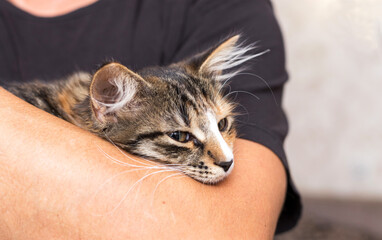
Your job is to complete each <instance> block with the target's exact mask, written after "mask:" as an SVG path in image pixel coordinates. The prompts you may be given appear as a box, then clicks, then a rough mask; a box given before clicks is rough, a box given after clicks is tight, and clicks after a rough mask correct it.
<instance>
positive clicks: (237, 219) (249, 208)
mask: <svg viewBox="0 0 382 240" xmlns="http://www.w3.org/2000/svg"><path fill="white" fill-rule="evenodd" d="M0 132H1V134H0V142H1V144H0V192H1V193H2V194H1V196H0V219H1V220H0V238H1V239H25V237H26V236H28V239H151V238H156V239H158V236H159V238H161V239H179V238H180V237H181V238H189V239H199V238H205V239H232V238H233V237H235V238H237V239H272V237H273V234H274V231H275V227H276V223H277V218H278V216H279V213H280V210H281V207H282V204H283V200H284V195H285V189H286V176H285V170H284V167H283V166H282V164H281V162H280V160H279V159H278V158H277V157H276V156H275V155H274V154H273V153H272V152H271V151H270V150H268V149H267V148H265V147H263V146H261V145H259V144H256V143H253V142H250V141H246V140H241V139H238V140H237V141H236V145H235V158H236V165H235V170H234V171H233V172H232V174H231V175H230V176H229V177H228V178H227V179H226V180H225V181H223V182H222V183H221V184H219V185H217V186H207V185H203V184H201V183H198V182H196V181H194V180H192V179H190V178H188V177H183V178H175V177H173V178H169V179H167V180H166V181H164V182H162V183H161V184H160V185H159V186H158V188H157V190H156V191H155V193H154V190H155V188H156V186H157V184H158V183H159V181H161V180H162V179H163V178H164V177H166V176H169V175H171V174H173V173H163V174H156V175H153V176H151V177H147V178H146V179H144V180H143V181H142V184H139V185H138V187H137V188H134V189H133V190H132V191H130V192H129V193H128V191H129V189H130V187H131V186H133V185H134V183H136V182H137V181H138V180H139V179H141V178H142V177H144V176H145V175H147V174H148V172H147V171H146V170H139V171H133V172H125V173H123V172H124V171H127V170H131V169H136V168H131V167H128V166H121V165H119V164H116V163H115V162H114V161H112V160H111V159H109V158H108V157H106V156H105V155H104V154H103V153H102V152H101V151H100V149H102V150H103V151H105V152H106V153H108V154H109V155H110V156H113V157H114V158H115V159H118V160H121V161H125V162H128V163H131V164H136V163H135V162H134V161H132V160H130V159H128V158H127V157H126V156H124V155H123V154H122V153H121V152H119V151H118V150H117V149H116V148H115V147H114V146H112V145H111V144H110V143H108V142H106V141H103V140H102V139H99V138H98V137H96V136H94V135H92V134H90V133H88V132H85V131H83V130H81V129H79V128H77V127H76V126H74V125H71V124H69V123H67V122H65V121H63V120H61V119H58V118H56V117H54V116H51V115H50V114H48V113H45V112H43V111H41V110H39V109H37V108H35V107H33V106H31V105H29V104H27V103H25V102H23V101H22V100H20V99H18V98H17V97H15V96H13V95H11V94H10V93H8V92H6V91H5V90H3V89H1V88H0ZM134 159H138V158H135V157H134ZM149 172H150V171H149ZM127 193H128V194H127ZM126 194H127V195H126Z"/></svg>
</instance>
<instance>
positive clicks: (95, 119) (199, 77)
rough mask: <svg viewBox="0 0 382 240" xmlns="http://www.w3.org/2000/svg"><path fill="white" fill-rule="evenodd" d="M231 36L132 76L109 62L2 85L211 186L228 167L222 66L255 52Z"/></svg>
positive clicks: (229, 138) (229, 124)
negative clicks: (49, 79) (56, 77)
mask: <svg viewBox="0 0 382 240" xmlns="http://www.w3.org/2000/svg"><path fill="white" fill-rule="evenodd" d="M238 39H239V36H238V35H237V36H234V37H231V38H229V39H228V40H226V41H225V42H223V43H222V44H221V45H219V46H218V47H216V48H213V49H210V50H208V51H206V52H204V53H202V54H199V55H197V56H194V57H192V58H190V59H188V60H185V61H181V62H178V63H175V64H172V65H169V66H167V67H149V68H145V69H143V70H141V71H138V72H136V73H135V72H133V71H131V70H129V69H128V68H126V67H125V66H123V65H121V64H119V63H116V62H112V63H108V64H106V65H103V66H102V67H101V68H99V69H98V70H97V71H96V72H95V74H94V75H93V76H90V75H89V74H87V73H76V74H74V75H72V76H71V77H69V78H67V79H63V80H61V81H57V82H53V83H43V82H38V81H37V82H32V83H26V84H18V85H12V86H8V87H7V86H6V87H5V88H6V89H8V90H9V91H10V92H12V93H13V94H15V95H17V96H18V97H20V98H22V99H24V100H25V101H27V102H29V103H31V104H33V105H34V106H36V107H38V108H40V109H42V110H45V111H47V112H49V113H51V114H53V115H55V116H57V117H59V118H62V119H64V120H66V121H68V122H71V123H73V124H75V125H77V126H79V127H81V128H83V129H85V130H88V131H90V132H92V133H94V134H96V135H98V136H100V137H102V138H105V139H107V140H109V141H111V142H113V143H114V144H115V145H117V146H118V147H120V148H122V149H124V150H126V151H127V152H129V153H131V154H134V155H137V156H140V157H143V158H145V159H149V160H153V161H157V162H160V163H163V164H171V165H172V166H173V165H177V166H178V167H177V168H178V169H179V170H180V171H182V172H183V173H184V174H186V175H188V176H190V177H192V178H194V179H196V180H198V181H201V182H203V183H217V182H219V181H221V180H222V179H224V178H225V177H226V176H227V175H228V174H229V173H230V172H231V170H232V168H233V165H234V164H233V153H232V148H233V143H234V140H235V137H236V131H235V127H234V126H235V124H234V113H233V109H234V105H233V103H232V102H230V101H229V100H228V99H227V98H225V97H224V96H223V94H222V87H223V85H224V83H225V81H226V80H228V79H229V78H231V77H232V76H234V75H235V73H237V72H233V73H227V71H226V70H228V69H231V68H233V67H236V66H238V65H240V64H242V63H243V62H245V61H247V60H249V59H251V58H254V57H256V56H258V55H259V54H257V55H245V54H246V53H247V52H248V51H249V50H251V49H252V47H251V46H247V47H242V46H240V44H238Z"/></svg>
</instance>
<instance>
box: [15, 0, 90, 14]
mask: <svg viewBox="0 0 382 240" xmlns="http://www.w3.org/2000/svg"><path fill="white" fill-rule="evenodd" d="M8 1H9V2H10V3H12V4H13V5H15V6H16V7H18V8H20V9H22V10H23V11H26V12H28V13H30V14H32V15H35V16H38V17H56V16H60V15H64V14H67V13H69V12H72V11H75V10H77V9H79V8H81V7H85V6H87V5H90V4H92V3H94V2H96V1H97V0H8Z"/></svg>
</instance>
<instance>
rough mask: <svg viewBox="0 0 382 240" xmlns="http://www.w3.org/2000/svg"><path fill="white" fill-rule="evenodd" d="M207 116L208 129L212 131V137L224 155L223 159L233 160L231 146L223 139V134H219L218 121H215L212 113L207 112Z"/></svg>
mask: <svg viewBox="0 0 382 240" xmlns="http://www.w3.org/2000/svg"><path fill="white" fill-rule="evenodd" d="M207 118H208V121H209V123H210V125H209V129H210V130H211V132H212V133H213V135H214V137H215V138H216V139H217V140H218V142H219V145H220V148H221V149H222V151H223V154H224V156H225V161H227V162H229V161H231V160H233V153H232V150H231V148H230V147H229V146H228V144H227V142H226V141H225V140H224V138H223V136H222V135H221V133H220V131H219V128H218V123H217V122H216V119H215V117H214V116H213V114H212V113H210V112H209V113H207Z"/></svg>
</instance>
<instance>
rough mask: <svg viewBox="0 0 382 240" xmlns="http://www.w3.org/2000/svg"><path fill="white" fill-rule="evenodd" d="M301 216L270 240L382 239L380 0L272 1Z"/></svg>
mask: <svg viewBox="0 0 382 240" xmlns="http://www.w3.org/2000/svg"><path fill="white" fill-rule="evenodd" d="M273 5H274V7H275V11H276V14H277V16H278V20H279V22H280V25H281V27H282V30H283V33H284V38H285V44H286V49H287V66H288V70H289V73H290V81H289V82H288V84H287V86H286V89H285V97H284V107H285V109H286V111H287V114H288V116H289V120H290V134H289V136H288V138H287V141H286V149H287V153H288V157H289V162H290V165H291V171H292V175H293V178H294V180H295V182H296V185H297V186H298V189H299V190H300V192H301V193H302V195H303V202H304V204H305V206H304V215H303V218H302V221H301V222H300V225H299V226H298V227H297V228H296V229H295V230H293V231H291V232H289V233H287V234H284V235H281V236H279V237H277V238H276V239H278V240H282V239H382V97H381V96H382V0H319V1H318V0H294V1H290V0H274V1H273Z"/></svg>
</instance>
